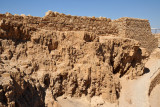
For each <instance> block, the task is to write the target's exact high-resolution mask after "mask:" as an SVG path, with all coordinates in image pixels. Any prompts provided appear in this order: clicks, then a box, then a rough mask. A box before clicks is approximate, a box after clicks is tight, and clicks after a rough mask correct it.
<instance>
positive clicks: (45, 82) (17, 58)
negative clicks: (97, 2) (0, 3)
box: [0, 12, 149, 107]
mask: <svg viewBox="0 0 160 107" xmlns="http://www.w3.org/2000/svg"><path fill="white" fill-rule="evenodd" d="M64 17H65V18H67V20H66V19H64ZM75 17H76V16H70V15H68V16H65V15H63V14H59V13H52V12H48V13H47V14H46V16H45V17H43V18H39V17H32V16H17V15H15V16H13V15H10V14H9V15H8V14H6V15H4V14H1V15H0V19H1V22H0V66H1V67H0V106H4V107H5V106H13V107H14V106H16V107H28V106H33V107H38V106H45V105H46V106H49V105H50V106H54V105H58V104H57V101H56V100H57V97H59V96H65V97H68V96H69V97H76V98H80V97H82V96H83V97H87V98H88V100H90V99H91V98H92V97H93V96H101V97H102V98H103V100H104V101H108V102H111V103H115V102H117V101H118V100H117V99H118V98H119V97H120V91H121V84H120V81H119V78H122V77H123V76H127V78H128V79H133V78H136V77H137V76H140V75H142V74H143V73H144V63H145V61H146V58H147V57H148V56H149V55H148V53H147V52H146V50H145V49H143V48H140V44H139V42H138V41H136V40H133V39H129V38H122V37H121V36H120V37H118V33H117V27H116V26H115V24H112V23H111V20H110V19H106V18H99V19H98V18H94V17H93V18H87V17H78V18H79V19H81V21H82V23H89V24H86V25H85V26H81V25H79V24H78V23H79V21H78V20H77V18H75ZM58 18H61V20H58ZM62 19H63V20H62ZM56 20H57V21H58V22H57V21H56ZM76 20H77V23H76V24H75V23H72V21H75V22H76ZM61 21H62V22H61ZM67 23H68V24H67ZM72 24H73V25H72ZM94 24H95V25H96V26H95V27H94ZM97 24H98V25H97ZM87 25H88V26H87ZM89 25H90V26H92V27H91V30H89V29H90V26H89ZM106 25H107V26H106ZM58 26H60V27H58ZM73 26H74V27H73ZM76 26H77V27H76ZM102 26H104V27H102ZM81 27H82V28H81ZM79 29H81V30H84V31H77V30H79ZM94 29H95V30H94ZM68 30H73V31H68ZM101 30H102V31H101ZM87 31H90V32H87Z"/></svg>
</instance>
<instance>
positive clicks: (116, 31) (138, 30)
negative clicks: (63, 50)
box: [0, 11, 158, 52]
mask: <svg viewBox="0 0 160 107" xmlns="http://www.w3.org/2000/svg"><path fill="white" fill-rule="evenodd" d="M2 19H3V20H10V21H11V20H12V21H16V22H21V24H23V25H25V26H26V25H27V26H29V27H32V30H33V28H34V29H35V30H36V29H42V28H43V29H46V30H55V31H88V32H93V33H95V34H97V35H100V36H102V35H105V36H107V35H110V34H111V35H115V36H120V37H125V38H131V39H135V40H138V41H140V43H141V46H142V47H144V48H147V49H148V51H149V52H152V50H153V49H155V48H157V46H158V40H157V38H155V37H154V36H153V35H152V33H151V28H150V24H149V21H148V20H145V19H137V18H127V17H124V18H120V19H117V20H111V19H109V18H105V17H99V18H98V17H97V18H96V17H85V16H83V17H82V16H71V15H65V14H63V13H57V12H52V11H48V12H47V13H46V15H45V16H44V17H33V16H25V15H21V16H20V15H11V14H9V13H6V14H0V20H2Z"/></svg>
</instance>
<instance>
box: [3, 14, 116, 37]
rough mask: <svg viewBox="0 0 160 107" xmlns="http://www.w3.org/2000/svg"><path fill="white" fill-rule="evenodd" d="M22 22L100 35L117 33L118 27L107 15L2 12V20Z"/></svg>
mask: <svg viewBox="0 0 160 107" xmlns="http://www.w3.org/2000/svg"><path fill="white" fill-rule="evenodd" d="M2 19H9V20H10V21H11V20H12V21H16V22H22V23H23V24H25V25H27V26H32V27H34V28H36V29H38V28H43V29H47V30H56V31H89V32H94V33H96V34H98V35H105V34H115V35H116V34H117V30H116V27H115V26H114V25H113V24H112V23H111V19H109V18H106V17H99V18H95V17H81V16H71V15H65V14H60V13H55V12H50V13H49V14H47V15H46V16H44V17H33V16H19V15H18V16H17V15H11V14H9V15H8V14H7V15H5V14H0V20H2Z"/></svg>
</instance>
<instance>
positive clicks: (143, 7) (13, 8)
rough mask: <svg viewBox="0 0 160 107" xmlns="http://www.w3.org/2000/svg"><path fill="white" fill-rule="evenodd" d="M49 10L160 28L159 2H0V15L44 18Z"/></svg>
mask: <svg viewBox="0 0 160 107" xmlns="http://www.w3.org/2000/svg"><path fill="white" fill-rule="evenodd" d="M48 10H52V11H57V12H60V13H65V14H71V15H78V16H96V17H99V16H103V17H107V18H111V19H117V18H120V17H134V18H142V19H148V20H149V21H150V23H151V27H153V28H160V0H0V13H5V12H10V13H12V14H26V15H28V14H30V15H33V16H40V17H43V16H44V15H45V12H47V11H48Z"/></svg>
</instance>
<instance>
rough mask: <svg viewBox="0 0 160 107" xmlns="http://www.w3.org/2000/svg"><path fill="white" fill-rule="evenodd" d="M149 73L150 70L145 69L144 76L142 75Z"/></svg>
mask: <svg viewBox="0 0 160 107" xmlns="http://www.w3.org/2000/svg"><path fill="white" fill-rule="evenodd" d="M149 72H150V70H149V69H148V68H146V67H145V68H144V70H143V74H142V75H144V74H147V73H149Z"/></svg>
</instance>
